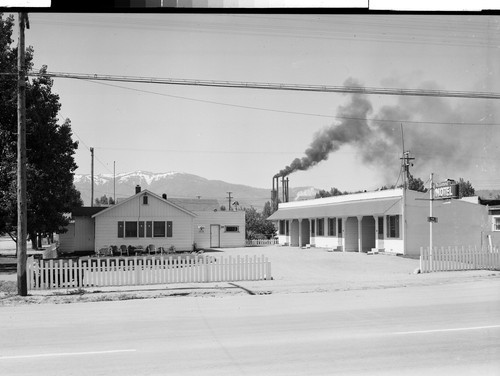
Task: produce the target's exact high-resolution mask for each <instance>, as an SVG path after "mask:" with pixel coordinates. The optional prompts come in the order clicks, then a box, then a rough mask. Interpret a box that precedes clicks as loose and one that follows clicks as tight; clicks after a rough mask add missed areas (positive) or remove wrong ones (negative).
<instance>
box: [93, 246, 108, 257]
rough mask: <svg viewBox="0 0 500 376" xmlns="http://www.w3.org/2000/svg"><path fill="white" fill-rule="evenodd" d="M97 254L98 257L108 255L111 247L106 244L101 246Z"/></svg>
mask: <svg viewBox="0 0 500 376" xmlns="http://www.w3.org/2000/svg"><path fill="white" fill-rule="evenodd" d="M95 254H96V256H97V257H101V256H108V255H109V247H108V246H107V245H105V246H104V247H102V248H99V249H98V250H97V251H96V253H95Z"/></svg>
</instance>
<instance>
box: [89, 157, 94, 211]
mask: <svg viewBox="0 0 500 376" xmlns="http://www.w3.org/2000/svg"><path fill="white" fill-rule="evenodd" d="M90 206H94V148H90Z"/></svg>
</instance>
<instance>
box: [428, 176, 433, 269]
mask: <svg viewBox="0 0 500 376" xmlns="http://www.w3.org/2000/svg"><path fill="white" fill-rule="evenodd" d="M429 198H430V200H429V263H430V268H431V270H432V248H433V247H434V245H433V239H432V224H433V222H434V219H433V210H432V204H433V201H434V174H433V173H432V172H431V176H430V182H429Z"/></svg>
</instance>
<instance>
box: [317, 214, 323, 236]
mask: <svg viewBox="0 0 500 376" xmlns="http://www.w3.org/2000/svg"><path fill="white" fill-rule="evenodd" d="M317 221H318V236H323V235H325V219H324V218H318V219H317Z"/></svg>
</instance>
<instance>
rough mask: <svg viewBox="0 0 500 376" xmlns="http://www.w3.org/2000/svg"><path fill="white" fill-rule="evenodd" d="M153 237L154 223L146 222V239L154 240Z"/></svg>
mask: <svg viewBox="0 0 500 376" xmlns="http://www.w3.org/2000/svg"><path fill="white" fill-rule="evenodd" d="M152 237H153V222H151V221H147V222H146V238H152Z"/></svg>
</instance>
